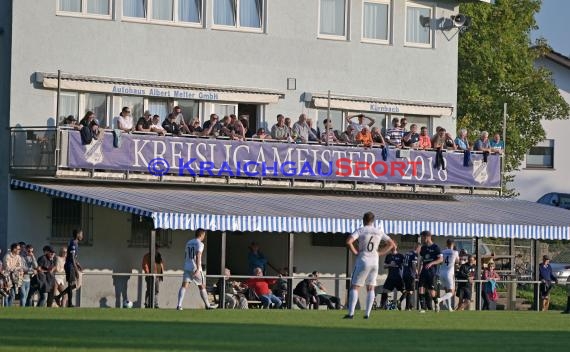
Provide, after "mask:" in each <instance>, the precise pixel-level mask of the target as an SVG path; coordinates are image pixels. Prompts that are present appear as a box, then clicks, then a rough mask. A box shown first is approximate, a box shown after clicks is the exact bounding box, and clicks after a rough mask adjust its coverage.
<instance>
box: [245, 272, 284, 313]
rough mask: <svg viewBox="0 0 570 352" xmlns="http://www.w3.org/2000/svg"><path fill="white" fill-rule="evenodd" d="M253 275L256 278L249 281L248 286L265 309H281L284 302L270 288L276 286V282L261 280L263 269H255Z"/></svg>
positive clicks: (273, 280)
mask: <svg viewBox="0 0 570 352" xmlns="http://www.w3.org/2000/svg"><path fill="white" fill-rule="evenodd" d="M253 274H254V275H255V276H256V277H255V278H251V279H248V280H247V281H246V285H247V287H249V288H250V289H252V290H253V291H254V292H255V294H256V295H257V296H258V297H259V300H260V301H261V305H262V306H263V308H269V307H270V306H272V308H275V309H278V308H281V305H282V304H283V302H282V301H281V300H280V299H279V297H277V296H275V295H274V294H273V292H272V291H271V289H270V288H269V286H272V285H274V284H275V282H276V280H275V279H263V278H261V276H263V270H262V269H261V268H255V269H254V270H253Z"/></svg>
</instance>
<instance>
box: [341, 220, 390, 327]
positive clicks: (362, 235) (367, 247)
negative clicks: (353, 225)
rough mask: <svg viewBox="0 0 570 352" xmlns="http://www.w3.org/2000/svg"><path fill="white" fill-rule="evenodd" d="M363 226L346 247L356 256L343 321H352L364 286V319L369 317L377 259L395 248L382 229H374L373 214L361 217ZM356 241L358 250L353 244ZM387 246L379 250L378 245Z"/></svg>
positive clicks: (350, 237)
mask: <svg viewBox="0 0 570 352" xmlns="http://www.w3.org/2000/svg"><path fill="white" fill-rule="evenodd" d="M362 220H363V224H364V226H363V227H361V228H359V229H357V230H356V231H354V232H353V233H352V235H350V236H349V237H348V239H347V240H346V245H347V247H348V249H349V250H350V251H351V252H352V254H354V255H356V256H357V258H356V262H355V264H354V271H353V272H352V278H351V288H350V291H349V294H348V314H347V315H345V316H344V319H353V318H354V310H355V308H356V302H357V300H358V290H359V289H360V288H361V287H362V286H364V285H366V291H367V292H366V312H365V314H364V319H368V318H369V317H370V312H371V311H372V305H373V304H374V298H375V296H376V294H375V291H374V289H375V287H376V280H377V277H378V258H379V256H383V255H385V254H387V253H389V252H390V251H391V250H392V248H394V247H395V246H396V244H395V243H394V241H393V240H392V239H391V238H390V237H388V235H386V233H385V232H384V229H383V228H376V227H374V214H373V213H371V212H367V213H365V214H364V216H363V219H362ZM356 240H358V250H357V249H356V247H355V246H354V242H355V241H356ZM382 242H386V243H387V245H386V246H385V247H384V248H383V249H382V250H380V244H381V243H382Z"/></svg>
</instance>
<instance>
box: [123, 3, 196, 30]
mask: <svg viewBox="0 0 570 352" xmlns="http://www.w3.org/2000/svg"><path fill="white" fill-rule="evenodd" d="M123 17H124V18H127V19H129V18H130V19H140V20H143V21H150V22H154V21H156V22H170V23H177V24H186V25H188V24H193V25H199V24H201V22H202V0H123Z"/></svg>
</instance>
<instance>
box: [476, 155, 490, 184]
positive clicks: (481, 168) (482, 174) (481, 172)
mask: <svg viewBox="0 0 570 352" xmlns="http://www.w3.org/2000/svg"><path fill="white" fill-rule="evenodd" d="M488 179H489V173H488V172H487V163H486V162H484V161H483V160H473V180H475V182H477V183H484V182H487V180H488Z"/></svg>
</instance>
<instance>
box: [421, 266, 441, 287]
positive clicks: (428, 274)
mask: <svg viewBox="0 0 570 352" xmlns="http://www.w3.org/2000/svg"><path fill="white" fill-rule="evenodd" d="M436 270H437V269H436V268H433V267H432V268H430V269H422V271H421V273H420V282H419V286H420V287H425V288H427V289H428V290H435V286H436V284H437V271H436Z"/></svg>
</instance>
